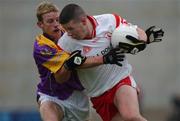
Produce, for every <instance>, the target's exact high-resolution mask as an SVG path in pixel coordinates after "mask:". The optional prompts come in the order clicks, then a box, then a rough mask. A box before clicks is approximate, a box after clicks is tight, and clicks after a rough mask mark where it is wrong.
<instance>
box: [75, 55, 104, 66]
mask: <svg viewBox="0 0 180 121" xmlns="http://www.w3.org/2000/svg"><path fill="white" fill-rule="evenodd" d="M102 64H104V63H103V56H93V57H87V59H86V61H85V62H84V63H83V64H82V65H81V66H79V67H78V68H80V69H81V68H90V67H95V66H99V65H102Z"/></svg>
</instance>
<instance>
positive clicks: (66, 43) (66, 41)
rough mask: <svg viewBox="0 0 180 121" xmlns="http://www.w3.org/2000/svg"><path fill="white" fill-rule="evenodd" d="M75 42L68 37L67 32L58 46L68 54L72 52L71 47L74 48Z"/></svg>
mask: <svg viewBox="0 0 180 121" xmlns="http://www.w3.org/2000/svg"><path fill="white" fill-rule="evenodd" d="M75 42H76V41H75V40H74V39H73V38H72V37H70V36H68V34H67V32H66V33H64V35H63V36H62V37H61V38H60V39H59V40H58V46H59V47H60V48H62V49H63V50H65V51H67V52H71V47H73V46H74V44H75Z"/></svg>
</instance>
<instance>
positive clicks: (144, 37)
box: [137, 28, 147, 42]
mask: <svg viewBox="0 0 180 121" xmlns="http://www.w3.org/2000/svg"><path fill="white" fill-rule="evenodd" d="M137 32H138V35H139V38H138V39H139V40H141V41H144V42H147V35H146V33H145V31H144V30H142V29H141V28H137Z"/></svg>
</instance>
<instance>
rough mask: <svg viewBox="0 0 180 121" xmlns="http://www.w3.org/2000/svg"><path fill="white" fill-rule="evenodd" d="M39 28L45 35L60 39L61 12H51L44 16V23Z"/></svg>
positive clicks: (40, 23) (39, 24)
mask: <svg viewBox="0 0 180 121" xmlns="http://www.w3.org/2000/svg"><path fill="white" fill-rule="evenodd" d="M38 26H39V27H40V28H41V29H42V30H43V32H44V33H46V34H48V35H50V36H52V37H53V38H55V39H59V38H60V36H61V26H60V24H59V12H50V13H46V14H44V15H42V21H41V22H39V23H38Z"/></svg>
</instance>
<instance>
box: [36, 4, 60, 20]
mask: <svg viewBox="0 0 180 121" xmlns="http://www.w3.org/2000/svg"><path fill="white" fill-rule="evenodd" d="M50 12H59V8H58V7H57V6H56V5H54V4H53V3H51V2H48V1H43V2H41V3H40V4H39V5H38V6H37V10H36V16H37V19H38V21H42V15H43V14H46V13H50Z"/></svg>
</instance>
